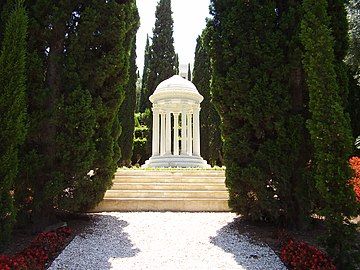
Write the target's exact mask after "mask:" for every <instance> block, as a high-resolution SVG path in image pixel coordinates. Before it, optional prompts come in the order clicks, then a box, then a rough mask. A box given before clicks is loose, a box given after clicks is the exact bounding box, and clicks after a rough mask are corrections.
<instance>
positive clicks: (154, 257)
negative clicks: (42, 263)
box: [49, 212, 286, 270]
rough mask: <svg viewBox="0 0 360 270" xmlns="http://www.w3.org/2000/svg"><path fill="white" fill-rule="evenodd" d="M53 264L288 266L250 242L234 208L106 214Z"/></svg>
mask: <svg viewBox="0 0 360 270" xmlns="http://www.w3.org/2000/svg"><path fill="white" fill-rule="evenodd" d="M98 217H99V218H98V219H97V221H96V222H95V223H94V224H93V225H92V228H91V231H90V232H89V233H87V234H84V235H79V236H76V237H75V238H74V240H73V241H72V242H71V243H70V244H69V245H68V246H67V248H66V249H65V250H64V251H63V252H62V253H61V254H60V255H59V257H58V258H57V259H56V260H55V261H54V262H53V264H52V265H51V267H50V268H49V269H51V270H55V269H64V270H65V269H66V270H75V269H76V270H83V269H84V270H105V269H106V270H107V269H129V270H130V269H131V270H133V269H156V270H160V269H164V270H165V269H166V270H173V269H181V270H187V269H249V270H250V269H251V270H252V269H254V270H256V269H259V270H260V269H261V270H265V269H266V270H272V269H274V270H282V269H286V267H285V266H284V265H283V264H282V262H281V261H280V259H279V258H278V257H277V256H276V255H275V253H274V252H273V251H272V250H271V249H270V248H269V247H267V246H265V245H263V246H259V245H256V244H253V243H250V241H249V238H248V237H246V236H243V235H239V234H238V233H237V232H236V230H235V229H234V228H233V226H232V222H233V220H234V218H235V217H236V216H235V214H232V213H170V212H167V213H152V212H142V213H103V214H100V215H99V216H98Z"/></svg>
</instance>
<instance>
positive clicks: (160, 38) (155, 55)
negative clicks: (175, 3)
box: [146, 0, 177, 108]
mask: <svg viewBox="0 0 360 270" xmlns="http://www.w3.org/2000/svg"><path fill="white" fill-rule="evenodd" d="M155 17H156V21H155V27H154V31H153V37H152V45H151V58H150V59H151V60H150V62H149V73H148V78H147V85H146V86H147V95H146V102H147V106H146V108H150V105H151V104H150V101H149V97H150V96H151V95H152V93H153V92H154V91H155V89H156V87H157V86H158V85H159V83H160V82H162V81H163V80H166V79H168V78H170V77H171V76H173V75H175V74H176V69H177V67H176V54H175V48H174V38H173V27H174V21H173V18H172V11H171V0H160V1H159V3H158V5H157V7H156V13H155Z"/></svg>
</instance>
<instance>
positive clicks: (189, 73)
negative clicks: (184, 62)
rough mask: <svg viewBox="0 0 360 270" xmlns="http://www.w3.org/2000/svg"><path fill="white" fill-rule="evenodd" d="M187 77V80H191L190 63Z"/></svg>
mask: <svg viewBox="0 0 360 270" xmlns="http://www.w3.org/2000/svg"><path fill="white" fill-rule="evenodd" d="M187 79H188V80H189V81H191V67H190V63H189V64H188V73H187Z"/></svg>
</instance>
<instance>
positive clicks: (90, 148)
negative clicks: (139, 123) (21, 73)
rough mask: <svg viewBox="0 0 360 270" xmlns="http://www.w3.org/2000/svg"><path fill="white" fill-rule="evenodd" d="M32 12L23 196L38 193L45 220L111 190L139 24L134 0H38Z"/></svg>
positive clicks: (36, 210) (36, 212)
mask: <svg viewBox="0 0 360 270" xmlns="http://www.w3.org/2000/svg"><path fill="white" fill-rule="evenodd" d="M29 11H30V22H31V27H30V31H31V36H32V39H30V40H29V42H28V47H29V51H30V54H29V67H28V81H29V83H28V91H29V100H28V103H29V112H30V119H31V122H30V132H29V136H28V137H27V144H26V147H25V149H24V154H23V156H24V160H23V170H22V174H23V175H22V176H23V177H22V179H23V180H26V184H24V185H23V186H24V187H25V188H26V189H25V190H22V191H21V192H20V191H19V193H23V194H24V195H23V196H22V198H24V197H25V198H26V196H27V195H28V194H26V192H25V191H26V190H27V188H30V190H31V194H30V195H31V196H32V197H33V198H34V200H33V205H31V206H30V207H31V208H32V210H33V218H34V219H37V218H47V217H49V216H51V215H52V214H53V213H54V210H55V211H56V210H67V211H82V210H86V209H89V208H91V207H93V206H94V205H96V204H97V203H98V202H99V201H100V200H101V199H102V197H103V194H104V193H105V191H106V189H107V188H108V187H109V186H110V185H111V180H112V177H113V174H114V172H115V170H116V167H117V162H118V160H119V157H120V148H119V145H118V139H119V136H120V131H121V126H120V123H119V119H118V111H119V108H120V105H121V103H122V101H123V99H124V96H125V90H124V87H125V85H126V83H127V80H128V71H129V61H130V49H131V46H132V42H133V39H134V36H135V33H136V29H137V26H138V21H139V18H138V14H137V8H136V4H135V1H134V0H132V1H127V2H126V3H123V2H117V1H95V0H94V1H87V2H86V3H85V4H84V3H82V2H80V1H71V2H67V1H60V2H56V3H55V2H51V1H46V0H37V1H35V0H34V1H33V3H29ZM104 18H106V20H104ZM49 25H52V27H51V28H50V27H49ZM47 47H49V53H46V52H44V48H47ZM42 74H46V75H47V76H46V77H45V78H44V76H43V75H42ZM19 189H20V188H19ZM22 198H19V199H22ZM19 201H20V200H19ZM24 201H25V200H24ZM20 207H22V208H24V210H26V207H28V206H26V205H24V204H21V205H20Z"/></svg>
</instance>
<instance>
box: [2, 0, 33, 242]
mask: <svg viewBox="0 0 360 270" xmlns="http://www.w3.org/2000/svg"><path fill="white" fill-rule="evenodd" d="M9 3H10V1H9ZM11 7H12V8H11V9H9V10H11V11H10V13H9V16H8V17H7V18H8V20H7V22H6V26H5V30H4V38H3V42H2V49H1V55H0V114H1V117H0V141H1V144H0V175H1V176H0V246H1V245H2V244H4V243H5V242H7V241H8V240H9V238H10V236H11V233H12V228H13V225H14V222H15V216H16V210H15V207H14V198H13V195H12V194H11V191H12V190H13V189H14V185H15V180H16V177H17V176H18V169H19V157H18V154H19V147H20V146H21V145H22V144H23V142H24V140H25V135H26V123H25V121H26V84H25V81H26V79H25V78H26V77H25V61H26V59H25V57H26V35H27V26H28V18H27V14H26V11H25V8H24V6H23V1H21V0H19V1H16V3H15V4H14V5H12V6H11Z"/></svg>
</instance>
